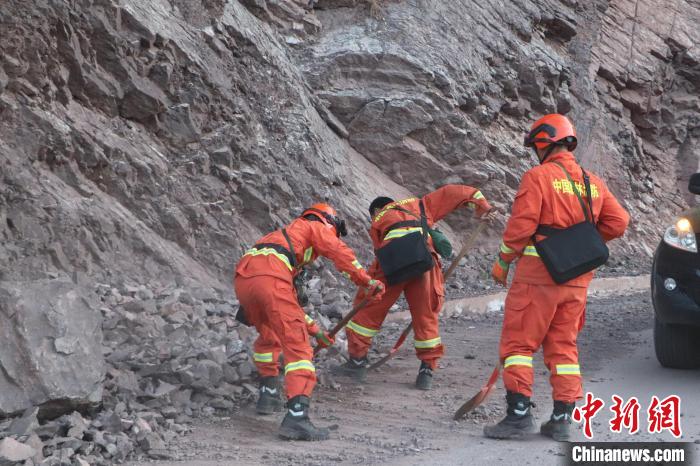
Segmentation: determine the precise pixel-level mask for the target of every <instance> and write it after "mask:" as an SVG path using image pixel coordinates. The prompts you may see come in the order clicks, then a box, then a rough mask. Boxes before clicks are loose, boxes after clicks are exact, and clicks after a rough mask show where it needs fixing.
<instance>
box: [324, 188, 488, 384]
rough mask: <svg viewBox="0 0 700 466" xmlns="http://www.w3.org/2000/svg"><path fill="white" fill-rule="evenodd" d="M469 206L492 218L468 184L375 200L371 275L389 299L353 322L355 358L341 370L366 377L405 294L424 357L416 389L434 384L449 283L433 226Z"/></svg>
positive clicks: (339, 370) (351, 335)
mask: <svg viewBox="0 0 700 466" xmlns="http://www.w3.org/2000/svg"><path fill="white" fill-rule="evenodd" d="M463 206H465V207H470V208H472V209H475V212H476V215H477V216H479V217H481V218H483V219H484V220H490V218H491V217H492V214H491V213H490V212H491V211H492V210H491V206H490V205H489V203H488V202H487V201H486V198H485V197H484V195H483V194H481V192H480V191H479V190H478V189H476V188H472V187H471V186H465V185H447V186H444V187H442V188H440V189H438V190H436V191H433V192H432V193H429V194H427V195H425V196H423V197H422V198H416V197H412V198H409V199H404V200H400V201H394V200H393V199H390V198H388V197H378V198H376V199H375V200H374V201H372V203H371V204H370V206H369V213H370V216H371V219H372V224H371V227H370V230H369V235H370V237H371V238H372V245H373V246H374V249H375V253H376V257H377V258H376V260H375V261H374V263H373V264H372V267H371V268H370V274H371V275H372V277H373V278H375V279H376V280H379V281H381V282H383V283H387V284H388V287H387V291H386V293H385V294H384V297H383V299H381V300H377V301H376V302H375V303H374V304H370V305H368V306H366V307H364V308H363V309H362V310H360V311H359V312H358V313H357V314H356V315H355V316H354V317H353V318H352V320H351V321H350V322H349V323H348V327H347V328H348V331H347V336H348V353H349V355H350V359H349V360H348V362H347V363H346V364H345V365H343V366H337V367H335V368H334V372H335V373H336V374H340V375H348V376H351V377H353V378H354V379H355V380H357V381H363V380H364V379H365V377H366V374H367V368H368V359H367V353H368V352H369V348H370V346H371V344H372V338H373V337H374V336H375V335H376V334H377V333H379V330H380V328H381V326H382V324H383V323H384V319H385V318H386V316H387V313H388V312H389V309H390V308H391V306H393V305H394V303H395V302H396V301H397V300H398V299H399V297H400V296H401V294H402V293H403V294H404V296H405V297H406V301H407V302H408V307H409V309H410V311H411V318H412V319H413V331H414V332H415V340H414V346H415V349H416V356H417V357H418V359H419V360H420V361H421V365H420V368H419V370H418V376H417V377H416V388H418V389H420V390H429V389H430V388H431V385H432V380H433V371H434V370H435V369H436V367H437V363H438V360H439V359H440V358H441V357H442V355H443V354H444V352H445V350H444V347H443V345H442V340H441V338H440V331H439V328H438V326H439V325H438V323H439V321H438V317H439V313H440V309H441V308H442V304H443V301H444V297H445V285H444V280H443V276H442V269H441V264H440V259H439V258H438V252H437V251H436V248H437V249H439V247H438V246H437V243H438V240H436V239H435V238H434V237H433V236H436V235H435V230H433V225H434V224H435V223H437V222H438V221H440V220H442V219H443V218H444V217H446V216H447V215H448V214H449V213H450V212H452V211H453V210H455V209H457V208H460V207H463ZM436 237H437V236H436ZM360 299H362V296H357V297H356V298H355V302H356V303H357V302H358V301H359V300H360Z"/></svg>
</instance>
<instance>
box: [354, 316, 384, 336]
mask: <svg viewBox="0 0 700 466" xmlns="http://www.w3.org/2000/svg"><path fill="white" fill-rule="evenodd" d="M347 328H349V329H350V330H352V331H353V332H355V333H357V334H358V335H362V336H363V337H367V338H372V337H374V336H375V335H376V334H377V333H379V330H375V329H372V328H367V327H363V326H362V325H360V324H358V323H356V322H353V321H352V320H351V321H350V322H348V325H347Z"/></svg>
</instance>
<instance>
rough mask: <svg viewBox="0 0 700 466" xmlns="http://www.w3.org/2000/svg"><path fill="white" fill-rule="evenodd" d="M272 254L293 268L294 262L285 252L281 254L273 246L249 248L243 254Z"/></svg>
mask: <svg viewBox="0 0 700 466" xmlns="http://www.w3.org/2000/svg"><path fill="white" fill-rule="evenodd" d="M270 254H272V255H273V256H275V257H276V258H278V259H279V260H281V261H282V262H284V265H286V266H287V268H288V269H289V270H293V269H292V264H290V263H289V259H287V256H285V255H284V254H280V253H279V252H277V251H275V250H274V249H272V248H262V249H248V250H247V251H246V253H245V254H243V255H244V256H269V255H270Z"/></svg>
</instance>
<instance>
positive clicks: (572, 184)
mask: <svg viewBox="0 0 700 466" xmlns="http://www.w3.org/2000/svg"><path fill="white" fill-rule="evenodd" d="M553 163H555V164H557V165H558V166H559V168H561V169H562V170H563V171H564V173H565V174H566V178H567V179H568V180H569V183H571V189H572V190H573V191H574V194H576V197H577V198H578V202H579V203H580V204H581V209H582V210H583V216H584V217H585V219H586V221H587V222H591V223H592V222H593V219H589V218H588V209H586V204H585V202H583V199H582V198H581V193H579V192H578V188H577V187H576V183H574V180H572V179H571V175H569V172H568V171H566V168H564V165H562V164H560V163H559V162H553ZM584 181H585V179H584Z"/></svg>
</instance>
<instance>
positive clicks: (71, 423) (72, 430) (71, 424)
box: [66, 412, 90, 439]
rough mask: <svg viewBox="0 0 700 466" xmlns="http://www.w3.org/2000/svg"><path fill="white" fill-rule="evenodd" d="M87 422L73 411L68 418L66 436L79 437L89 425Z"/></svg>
mask: <svg viewBox="0 0 700 466" xmlns="http://www.w3.org/2000/svg"><path fill="white" fill-rule="evenodd" d="M89 426H90V425H89V423H88V422H87V421H86V420H85V419H84V418H83V416H81V415H80V413H78V412H73V413H71V414H70V416H69V418H68V433H67V434H66V435H67V436H68V437H74V438H78V439H81V438H83V434H84V433H85V431H86V430H87V429H88V427H89Z"/></svg>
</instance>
